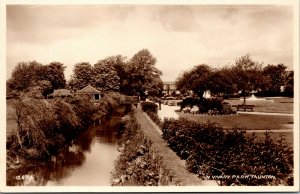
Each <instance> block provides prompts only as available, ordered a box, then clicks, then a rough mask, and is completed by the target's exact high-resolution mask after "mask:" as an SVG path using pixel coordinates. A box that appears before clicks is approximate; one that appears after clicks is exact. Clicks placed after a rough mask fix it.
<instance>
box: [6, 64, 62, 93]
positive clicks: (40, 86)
mask: <svg viewBox="0 0 300 194" xmlns="http://www.w3.org/2000/svg"><path fill="white" fill-rule="evenodd" d="M64 69H65V66H64V65H63V64H62V63H59V62H52V63H50V64H48V65H42V64H41V63H38V62H36V61H30V62H20V63H18V64H17V66H16V67H15V68H14V70H13V72H12V74H11V77H10V78H9V79H8V80H7V82H6V86H7V87H6V89H7V96H8V97H17V96H19V95H20V93H21V92H22V93H27V92H32V91H33V90H35V91H34V92H38V93H39V92H40V93H41V94H42V95H44V96H46V95H47V94H49V93H51V92H53V90H54V89H58V88H64V87H65V84H66V80H65V76H64ZM34 92H33V93H34Z"/></svg>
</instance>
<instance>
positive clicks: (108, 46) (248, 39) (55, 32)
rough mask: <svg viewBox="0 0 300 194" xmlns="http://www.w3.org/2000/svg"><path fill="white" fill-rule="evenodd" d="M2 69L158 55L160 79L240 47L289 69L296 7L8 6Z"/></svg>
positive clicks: (221, 60) (215, 62)
mask: <svg viewBox="0 0 300 194" xmlns="http://www.w3.org/2000/svg"><path fill="white" fill-rule="evenodd" d="M6 12H7V13H6V76H7V78H9V77H10V76H11V72H12V70H13V69H14V67H15V66H16V65H17V64H18V62H22V61H33V60H35V61H37V62H40V63H42V64H45V65H46V64H49V63H50V62H53V61H58V62H61V63H63V64H64V65H65V66H66V70H65V76H66V79H67V80H68V79H69V78H70V75H71V74H72V70H73V67H74V65H75V64H76V63H79V62H89V63H91V64H95V63H96V62H97V61H99V60H101V59H104V58H106V57H109V56H114V55H119V54H120V55H123V56H126V57H127V59H130V58H131V57H132V56H133V55H134V54H136V53H137V52H138V51H140V50H142V49H144V48H145V49H148V50H149V51H150V52H151V54H152V55H153V56H154V57H156V59H157V63H156V67H157V68H158V69H160V70H161V71H162V73H163V76H162V80H163V81H174V80H176V78H177V77H178V76H179V75H180V73H182V72H183V71H185V70H188V69H190V68H192V67H193V66H195V65H197V64H208V65H210V66H211V67H213V68H215V67H216V68H219V67H223V66H224V65H227V64H233V63H234V61H235V60H236V59H237V58H238V57H240V56H242V55H245V54H250V55H251V56H252V58H253V59H254V60H255V61H258V62H263V64H264V65H267V64H274V65H277V64H279V63H283V64H285V65H286V66H287V67H288V68H289V69H293V7H290V6H286V5H7V7H6Z"/></svg>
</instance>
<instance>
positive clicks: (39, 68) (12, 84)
mask: <svg viewBox="0 0 300 194" xmlns="http://www.w3.org/2000/svg"><path fill="white" fill-rule="evenodd" d="M43 76H44V75H43V65H42V64H41V63H38V62H36V61H31V62H21V63H18V64H17V66H16V67H15V68H14V70H13V72H12V75H11V78H10V79H9V80H8V81H7V84H8V85H7V87H8V88H9V89H11V90H15V91H17V92H27V91H28V89H29V87H30V86H32V85H34V84H35V83H36V82H37V81H39V80H42V79H43Z"/></svg>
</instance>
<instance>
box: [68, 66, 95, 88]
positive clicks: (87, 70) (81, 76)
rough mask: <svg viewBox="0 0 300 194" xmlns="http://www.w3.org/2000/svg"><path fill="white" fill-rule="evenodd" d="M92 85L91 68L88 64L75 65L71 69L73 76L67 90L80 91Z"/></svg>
mask: <svg viewBox="0 0 300 194" xmlns="http://www.w3.org/2000/svg"><path fill="white" fill-rule="evenodd" d="M92 83H93V66H92V65H91V64H90V63H87V62H82V63H77V64H76V65H75V67H74V69H73V76H72V78H71V80H70V82H69V88H70V89H72V90H80V89H82V88H84V87H85V86H87V85H91V84H92Z"/></svg>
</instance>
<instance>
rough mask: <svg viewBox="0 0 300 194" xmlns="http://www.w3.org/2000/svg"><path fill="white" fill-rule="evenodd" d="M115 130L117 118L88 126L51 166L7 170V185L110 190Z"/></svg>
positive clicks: (115, 145) (114, 152) (116, 129)
mask: <svg viewBox="0 0 300 194" xmlns="http://www.w3.org/2000/svg"><path fill="white" fill-rule="evenodd" d="M118 116H119V115H118ZM119 129H120V117H110V118H108V119H106V120H104V121H103V122H102V124H100V125H96V126H91V127H90V128H89V129H88V130H86V131H85V132H83V133H82V134H80V135H79V137H78V138H77V139H75V140H74V141H73V142H72V143H71V144H70V145H69V146H67V147H66V148H65V149H64V150H62V152H61V153H60V154H59V155H57V156H56V157H53V158H52V161H51V162H47V163H45V164H39V165H35V164H28V165H27V166H26V167H24V168H19V169H12V170H9V171H8V175H9V176H8V177H7V185H19V186H37V185H43V186H44V185H46V186H110V185H111V172H112V171H113V170H114V161H115V160H116V159H117V156H118V154H119V152H118V151H117V140H118V138H119V133H118V130H119Z"/></svg>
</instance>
